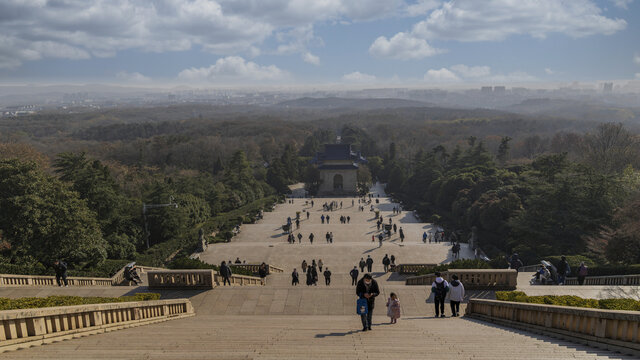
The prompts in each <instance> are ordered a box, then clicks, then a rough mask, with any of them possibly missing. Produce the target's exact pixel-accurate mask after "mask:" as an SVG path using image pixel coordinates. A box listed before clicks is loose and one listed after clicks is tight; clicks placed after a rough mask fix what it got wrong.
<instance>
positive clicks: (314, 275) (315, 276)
mask: <svg viewBox="0 0 640 360" xmlns="http://www.w3.org/2000/svg"><path fill="white" fill-rule="evenodd" d="M311 277H312V278H313V285H314V286H318V271H317V270H316V268H315V266H313V267H311Z"/></svg>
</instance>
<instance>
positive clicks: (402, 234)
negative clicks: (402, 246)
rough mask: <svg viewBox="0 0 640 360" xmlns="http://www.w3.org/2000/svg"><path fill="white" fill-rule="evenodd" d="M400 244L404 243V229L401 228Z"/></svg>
mask: <svg viewBox="0 0 640 360" xmlns="http://www.w3.org/2000/svg"><path fill="white" fill-rule="evenodd" d="M400 242H404V231H403V230H402V227H400Z"/></svg>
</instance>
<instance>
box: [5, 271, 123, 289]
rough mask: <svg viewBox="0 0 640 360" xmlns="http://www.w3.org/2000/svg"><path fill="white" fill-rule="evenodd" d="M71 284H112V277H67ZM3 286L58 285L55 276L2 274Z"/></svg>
mask: <svg viewBox="0 0 640 360" xmlns="http://www.w3.org/2000/svg"><path fill="white" fill-rule="evenodd" d="M67 283H68V284H69V286H111V284H112V280H111V278H91V277H75V276H69V277H67ZM0 285H2V286H58V284H57V282H56V277H55V276H45V275H13V274H0Z"/></svg>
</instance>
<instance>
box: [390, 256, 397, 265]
mask: <svg viewBox="0 0 640 360" xmlns="http://www.w3.org/2000/svg"><path fill="white" fill-rule="evenodd" d="M389 260H391V266H395V265H396V256H395V255H393V254H391V257H390V258H389Z"/></svg>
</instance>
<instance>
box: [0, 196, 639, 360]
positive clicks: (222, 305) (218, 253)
mask: <svg viewBox="0 0 640 360" xmlns="http://www.w3.org/2000/svg"><path fill="white" fill-rule="evenodd" d="M374 191H376V192H379V193H380V194H381V195H380V196H381V197H380V199H379V201H380V202H379V204H376V203H375V198H374V202H373V204H374V206H375V207H376V208H377V209H379V210H380V211H381V214H382V215H383V217H384V219H385V222H387V223H388V219H390V218H391V219H392V221H393V222H394V223H396V224H397V225H398V226H402V228H403V230H404V231H405V234H406V239H405V241H404V243H400V239H399V237H398V235H394V236H393V237H392V238H391V239H385V241H384V243H383V245H382V247H378V242H377V240H376V241H375V242H373V243H372V242H371V235H372V234H373V235H377V233H378V232H377V229H376V223H375V219H374V213H373V212H371V211H369V208H368V207H366V206H365V211H364V212H361V211H358V201H357V199H354V202H355V205H354V206H352V205H351V200H352V199H351V198H342V199H324V198H323V199H315V206H313V207H311V206H310V205H305V202H304V201H305V200H302V199H296V200H295V201H294V203H293V204H289V203H286V204H281V205H278V206H277V207H276V209H275V211H273V212H266V213H265V216H264V219H263V220H261V221H259V222H258V223H256V224H251V225H243V226H242V229H241V232H240V234H239V235H238V236H237V237H235V238H234V239H233V241H232V242H231V243H227V244H216V245H213V246H210V247H209V249H208V250H207V251H206V252H205V253H204V254H202V255H201V259H203V260H204V261H206V262H209V263H213V264H219V263H220V262H221V261H222V260H235V259H236V257H239V258H240V259H241V260H246V261H247V263H260V262H266V263H269V264H273V265H275V266H278V267H281V268H283V269H284V270H285V272H284V273H281V274H272V275H269V277H268V278H267V285H266V286H264V287H239V286H238V287H222V286H219V287H217V288H215V289H213V290H210V291H162V295H163V298H178V297H180V298H182V297H188V298H190V299H191V302H192V304H193V306H194V308H195V312H196V316H195V317H191V318H186V319H179V320H172V321H167V322H163V323H159V324H153V325H147V326H142V327H137V328H131V329H125V330H118V331H114V332H111V333H107V334H99V335H92V336H88V337H85V338H82V339H73V340H68V341H63V342H60V343H56V344H50V345H45V346H41V347H35V348H30V349H24V350H19V351H13V352H8V353H4V354H2V359H49V358H65V359H274V360H275V359H312V360H318V359H427V358H428V359H487V360H489V359H491V360H493V359H509V360H511V359H527V360H531V359H545V360H549V359H558V360H560V359H631V357H626V356H623V355H620V354H615V353H612V352H608V351H602V350H598V349H594V348H590V347H586V346H582V345H576V344H574V343H570V342H565V341H561V340H556V339H552V338H548V337H543V336H538V335H534V334H530V333H526V332H521V331H519V330H514V329H510V328H504V327H500V326H496V325H492V324H489V323H483V322H479V321H476V320H472V319H468V318H464V317H463V318H450V317H449V318H445V319H442V318H433V315H434V310H433V303H426V302H425V300H426V299H427V298H428V297H429V295H430V289H429V288H428V287H426V286H405V285H404V277H403V276H401V275H398V274H395V273H384V272H383V268H382V263H381V261H382V257H383V256H384V255H385V254H389V255H391V254H393V255H395V256H396V258H397V260H396V263H398V264H400V263H434V264H438V263H445V262H449V261H451V260H452V259H451V253H450V251H449V249H450V245H449V244H424V243H423V242H422V233H423V232H425V231H427V232H429V231H430V230H431V229H432V227H431V225H429V224H425V223H420V222H419V221H418V219H416V218H415V217H414V216H413V215H412V214H411V213H410V212H403V213H402V214H399V215H394V214H393V212H392V209H393V207H394V206H396V204H393V203H392V202H390V200H389V199H388V198H385V197H384V194H383V193H382V192H381V189H380V187H378V188H375V189H374ZM332 200H336V201H338V202H340V201H342V203H343V204H342V205H343V206H342V209H338V210H336V211H333V212H325V211H322V204H323V203H324V202H325V201H326V202H330V201H332ZM303 210H305V211H309V213H310V218H309V220H307V218H306V213H304V212H301V218H302V222H301V229H300V230H299V231H300V232H301V233H302V234H303V236H304V238H303V241H302V244H298V243H297V239H296V244H293V245H292V244H288V243H287V242H286V236H284V235H283V234H282V229H281V226H282V225H283V224H284V223H285V222H286V218H287V217H288V216H290V217H291V218H295V215H296V211H303ZM322 214H325V215H327V214H329V216H330V218H331V219H330V223H329V224H322V223H321V221H320V216H321V215H322ZM341 215H344V216H350V218H351V220H350V222H349V224H341V223H340V221H339V218H340V216H341ZM327 231H329V232H333V234H334V243H333V244H327V243H326V240H325V234H326V232H327ZM309 232H313V233H314V234H315V236H316V239H315V241H314V243H313V245H311V244H309V240H308V234H309ZM294 234H296V235H297V234H298V231H295V232H294ZM367 255H370V256H371V257H372V258H373V259H374V261H375V264H374V267H373V273H372V275H373V276H374V278H375V279H376V280H377V281H378V282H379V285H380V290H381V294H380V296H379V297H378V299H377V301H376V307H375V310H374V312H373V314H374V316H373V324H374V326H373V331H370V332H361V331H359V329H360V328H361V323H360V318H359V317H358V316H357V315H355V310H356V309H355V300H356V296H355V288H354V287H353V286H352V285H351V279H350V278H349V275H348V272H349V271H350V270H351V269H352V268H353V266H354V265H356V264H357V262H358V261H359V260H360V258H362V257H364V258H366V257H367ZM472 256H473V253H472V252H471V250H469V249H468V248H467V247H466V246H463V248H462V251H461V257H465V258H470V257H472ZM303 259H306V260H307V262H308V263H311V260H312V259H316V260H318V259H322V260H323V262H324V264H325V267H329V269H330V270H331V272H332V274H333V275H332V281H331V286H328V287H327V286H325V284H324V279H323V276H322V274H319V275H320V281H319V282H318V286H306V285H304V281H305V279H304V275H305V274H304V273H303V272H302V271H301V268H300V263H301V262H302V260H303ZM293 268H297V269H298V271H299V273H300V282H301V285H299V286H297V287H292V286H291V283H290V281H291V280H290V273H291V271H292V270H293ZM361 275H362V274H361ZM127 291H130V290H129V289H128V288H124V287H119V288H115V289H114V288H106V287H105V288H103V289H102V290H100V289H71V288H63V289H58V288H47V289H16V290H11V289H5V290H2V289H0V294H3V295H5V296H11V297H17V296H19V295H22V296H25V294H32V295H37V296H44V295H50V294H71V293H72V292H73V294H74V295H85V296H89V295H99V294H100V295H107V294H112V293H113V294H115V293H116V292H120V293H124V292H127ZM135 291H144V289H142V288H138V289H137V290H134V292H135ZM391 292H395V293H397V294H398V296H399V298H400V302H401V304H402V310H403V313H402V318H401V319H400V320H399V321H398V324H395V325H389V324H388V321H389V319H388V318H387V317H386V316H385V315H386V309H385V306H384V305H385V302H386V298H387V297H388V296H389V294H390V293H391ZM116 295H121V294H116ZM492 295H493V294H492V293H490V292H487V293H486V294H485V293H475V294H474V296H479V297H483V296H487V297H491V296H492ZM446 313H447V315H450V312H449V309H448V308H447V309H446Z"/></svg>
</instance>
